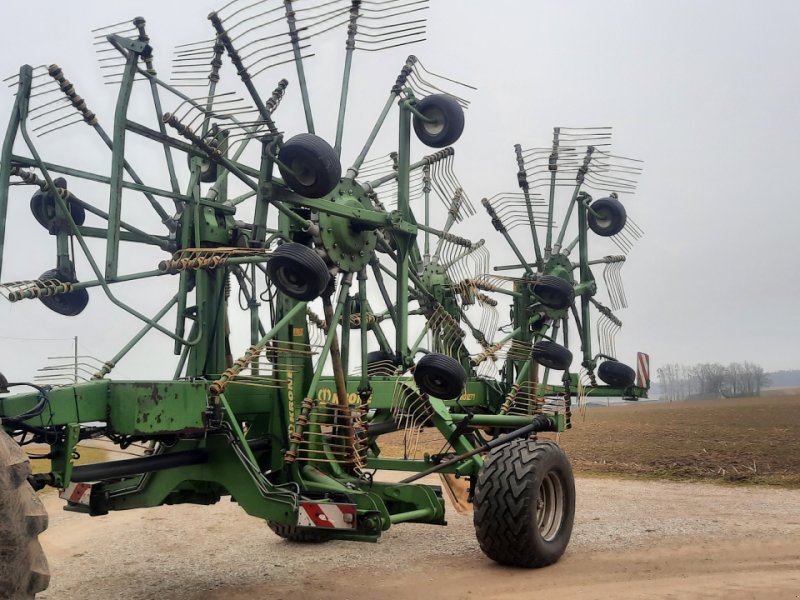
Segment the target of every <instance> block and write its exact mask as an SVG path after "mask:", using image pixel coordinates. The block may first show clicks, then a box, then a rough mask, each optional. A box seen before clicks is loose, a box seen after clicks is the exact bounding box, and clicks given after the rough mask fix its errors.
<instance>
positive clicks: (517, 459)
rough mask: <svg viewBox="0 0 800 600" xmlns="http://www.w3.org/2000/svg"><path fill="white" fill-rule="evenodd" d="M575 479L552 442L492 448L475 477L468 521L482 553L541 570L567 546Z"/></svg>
mask: <svg viewBox="0 0 800 600" xmlns="http://www.w3.org/2000/svg"><path fill="white" fill-rule="evenodd" d="M574 519H575V479H574V477H573V475H572V467H571V466H570V464H569V459H568V458H567V455H566V454H564V451H563V450H562V449H561V448H559V447H558V446H557V445H556V444H555V443H553V442H535V441H533V440H528V439H516V440H513V441H512V442H510V443H508V444H506V445H504V446H501V447H500V448H496V449H495V450H493V451H492V452H491V453H490V454H489V457H488V458H487V460H486V462H485V463H484V464H483V467H482V468H481V471H480V473H479V474H478V483H477V485H476V487H475V514H474V517H473V522H474V525H475V533H476V536H477V538H478V543H479V544H480V547H481V550H483V552H484V554H486V556H488V557H489V558H491V559H492V560H494V561H496V562H498V563H500V564H504V565H511V566H515V567H529V568H534V567H545V566H547V565H551V564H553V563H554V562H556V561H557V560H558V559H559V558H561V555H562V554H564V550H566V548H567V544H568V543H569V538H570V535H571V534H572V524H573V521H574Z"/></svg>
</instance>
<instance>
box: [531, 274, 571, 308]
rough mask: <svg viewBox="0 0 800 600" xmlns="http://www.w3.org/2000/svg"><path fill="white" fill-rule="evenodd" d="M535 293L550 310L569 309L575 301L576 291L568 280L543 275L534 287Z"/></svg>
mask: <svg viewBox="0 0 800 600" xmlns="http://www.w3.org/2000/svg"><path fill="white" fill-rule="evenodd" d="M533 293H534V294H536V297H537V298H539V301H540V302H541V303H542V304H544V305H545V306H546V307H548V308H554V309H556V310H561V309H564V308H569V307H570V305H572V301H573V300H574V299H575V289H574V288H573V287H572V284H571V283H570V282H569V281H567V280H566V279H561V277H556V276H555V275H542V276H541V277H539V279H537V280H536V283H535V284H534V285H533Z"/></svg>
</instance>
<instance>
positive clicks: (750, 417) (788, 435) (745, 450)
mask: <svg viewBox="0 0 800 600" xmlns="http://www.w3.org/2000/svg"><path fill="white" fill-rule="evenodd" d="M573 424H574V426H573V428H572V429H571V430H569V431H567V432H565V433H563V434H561V435H560V436H559V440H558V441H559V443H560V444H561V446H562V447H563V448H564V449H565V450H566V452H567V454H569V456H570V459H571V461H572V463H573V467H574V469H575V471H576V472H577V473H580V474H584V475H614V476H620V475H622V476H634V477H649V478H664V479H673V480H683V481H685V480H704V481H720V482H742V483H755V484H768V485H783V486H790V487H800V391H798V390H794V391H793V392H792V393H780V394H769V395H765V396H764V397H761V398H737V399H726V400H701V401H687V402H673V403H642V404H636V403H631V404H626V405H624V406H615V407H608V408H606V407H598V408H590V409H589V410H588V411H587V413H586V419H585V420H584V419H583V417H581V416H580V415H577V414H576V415H575V416H574V417H573ZM399 435H400V434H392V435H389V436H385V437H384V438H381V447H382V448H383V449H385V454H386V455H388V456H397V455H398V453H402V437H399ZM542 437H546V436H542ZM440 447H441V440H439V441H438V442H436V443H430V444H428V445H426V447H425V448H421V450H422V451H425V450H427V451H432V452H436V451H438V450H439V448H440Z"/></svg>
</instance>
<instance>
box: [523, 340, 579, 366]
mask: <svg viewBox="0 0 800 600" xmlns="http://www.w3.org/2000/svg"><path fill="white" fill-rule="evenodd" d="M531 356H533V360H535V361H536V362H538V363H539V364H540V365H542V366H544V367H547V368H548V369H555V370H556V371H566V370H568V369H569V367H570V365H571V364H572V352H570V351H569V349H568V348H565V347H564V346H562V345H561V344H557V343H555V342H551V341H550V340H539V341H538V342H536V343H535V344H534V345H533V351H532V352H531Z"/></svg>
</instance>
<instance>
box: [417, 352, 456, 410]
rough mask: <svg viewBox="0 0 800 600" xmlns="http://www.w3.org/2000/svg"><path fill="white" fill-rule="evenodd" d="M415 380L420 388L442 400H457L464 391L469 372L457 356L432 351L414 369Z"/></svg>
mask: <svg viewBox="0 0 800 600" xmlns="http://www.w3.org/2000/svg"><path fill="white" fill-rule="evenodd" d="M414 381H415V382H416V383H417V386H418V387H419V389H420V390H422V391H423V392H425V393H426V394H430V395H431V396H433V397H434V398H440V399H441V400H455V399H456V398H458V397H459V396H460V395H461V394H462V392H463V391H464V385H465V384H466V383H467V373H466V372H465V371H464V367H462V366H461V363H460V362H458V361H457V360H456V359H455V358H453V357H451V356H447V355H446V354H437V353H435V352H431V353H430V354H426V355H425V356H423V357H422V358H421V359H420V360H419V362H418V363H417V366H416V368H415V369H414Z"/></svg>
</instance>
